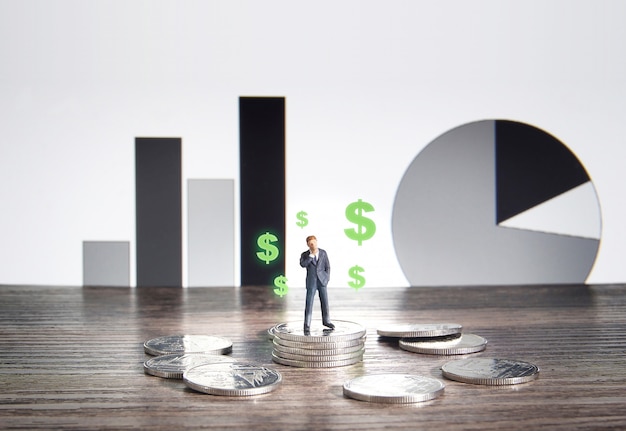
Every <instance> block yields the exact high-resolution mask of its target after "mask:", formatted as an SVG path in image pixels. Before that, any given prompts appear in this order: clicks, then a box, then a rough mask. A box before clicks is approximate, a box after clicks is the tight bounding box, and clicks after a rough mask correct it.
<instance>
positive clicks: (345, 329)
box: [274, 320, 366, 343]
mask: <svg viewBox="0 0 626 431" xmlns="http://www.w3.org/2000/svg"><path fill="white" fill-rule="evenodd" d="M333 324H334V325H335V329H333V330H331V329H328V328H326V327H325V326H323V325H322V322H321V321H313V322H311V330H310V331H309V332H308V333H307V334H305V333H304V327H303V326H304V325H303V323H302V321H300V322H288V323H279V324H278V325H276V326H274V336H275V337H279V338H281V339H283V340H291V341H300V342H307V343H315V342H321V343H323V342H336V341H346V340H354V339H357V338H362V337H363V336H364V335H365V333H366V330H365V328H364V327H363V326H361V325H359V324H358V323H354V322H346V321H343V320H333Z"/></svg>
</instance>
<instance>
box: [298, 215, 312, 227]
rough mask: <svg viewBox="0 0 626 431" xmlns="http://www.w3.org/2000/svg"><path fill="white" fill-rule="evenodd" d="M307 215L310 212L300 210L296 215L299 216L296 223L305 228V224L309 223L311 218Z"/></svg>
mask: <svg viewBox="0 0 626 431" xmlns="http://www.w3.org/2000/svg"><path fill="white" fill-rule="evenodd" d="M307 215H308V214H307V213H306V212H304V211H300V212H299V213H298V214H296V217H297V218H298V221H297V222H296V224H297V225H298V226H300V227H301V228H304V226H306V225H308V224H309V220H308V219H307V218H306V216H307Z"/></svg>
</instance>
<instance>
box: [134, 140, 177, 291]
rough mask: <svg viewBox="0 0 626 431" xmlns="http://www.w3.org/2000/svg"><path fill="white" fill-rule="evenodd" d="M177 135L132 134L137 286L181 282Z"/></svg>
mask: <svg viewBox="0 0 626 431" xmlns="http://www.w3.org/2000/svg"><path fill="white" fill-rule="evenodd" d="M181 174H182V169H181V139H180V138H135V187H136V188H135V193H136V195H135V202H136V230H137V240H136V246H137V287H152V286H167V287H181V286H182V268H183V264H182V203H181V202H182V201H181V199H182V187H181V185H182V184H181V183H182V179H181Z"/></svg>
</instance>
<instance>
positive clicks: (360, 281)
mask: <svg viewBox="0 0 626 431" xmlns="http://www.w3.org/2000/svg"><path fill="white" fill-rule="evenodd" d="M364 271H365V270H364V269H363V268H361V267H360V266H359V265H354V266H353V267H352V268H350V269H349V270H348V275H349V276H350V277H352V278H353V279H354V281H349V282H348V285H349V286H350V287H353V288H354V289H356V290H359V289H360V288H362V287H363V286H365V277H363V276H362V275H361V274H360V273H361V272H364Z"/></svg>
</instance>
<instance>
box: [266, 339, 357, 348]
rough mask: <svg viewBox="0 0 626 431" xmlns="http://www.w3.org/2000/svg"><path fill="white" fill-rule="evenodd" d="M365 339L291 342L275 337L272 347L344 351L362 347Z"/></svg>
mask: <svg viewBox="0 0 626 431" xmlns="http://www.w3.org/2000/svg"><path fill="white" fill-rule="evenodd" d="M365 340H366V337H365V336H363V337H361V338H355V339H353V340H345V341H309V342H306V341H291V340H283V339H282V338H280V337H275V338H274V340H273V342H274V346H275V347H276V346H280V347H291V348H297V349H309V350H318V349H345V348H350V347H355V346H358V347H360V346H363V345H364V344H365Z"/></svg>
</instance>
